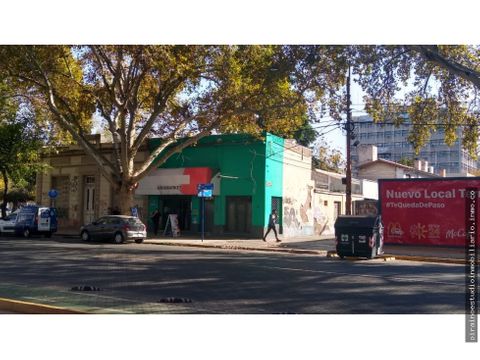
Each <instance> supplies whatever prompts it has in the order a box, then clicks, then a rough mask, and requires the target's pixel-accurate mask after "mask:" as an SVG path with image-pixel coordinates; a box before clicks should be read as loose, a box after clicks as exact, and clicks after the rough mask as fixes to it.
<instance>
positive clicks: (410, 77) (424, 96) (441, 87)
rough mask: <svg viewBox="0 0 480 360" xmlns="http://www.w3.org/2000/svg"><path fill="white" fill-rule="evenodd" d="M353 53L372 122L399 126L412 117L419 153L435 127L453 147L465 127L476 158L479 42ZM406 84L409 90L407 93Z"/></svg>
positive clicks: (464, 135)
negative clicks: (459, 129)
mask: <svg viewBox="0 0 480 360" xmlns="http://www.w3.org/2000/svg"><path fill="white" fill-rule="evenodd" d="M352 54H354V55H353V59H354V60H353V65H352V66H353V69H354V73H355V74H356V75H357V76H358V77H359V84H360V85H361V86H362V88H363V90H364V91H365V92H366V94H367V96H366V97H365V101H366V110H367V112H368V113H369V114H370V115H372V117H373V119H374V121H376V122H380V121H392V122H394V123H396V124H401V123H403V122H405V120H406V118H408V120H409V121H410V122H411V123H412V128H411V131H410V135H409V141H410V142H412V143H413V144H414V146H415V151H416V152H417V154H418V152H419V150H420V148H421V147H422V146H423V145H424V144H425V143H426V142H427V141H428V139H429V138H430V134H431V132H432V131H436V130H438V129H440V128H442V129H444V131H445V141H446V143H447V144H448V145H452V144H453V143H454V142H455V141H456V140H457V129H458V128H459V127H461V128H462V130H463V131H462V132H461V133H462V142H463V146H464V148H466V149H468V150H469V152H470V155H472V156H473V157H476V150H477V141H478V137H479V131H478V126H479V103H478V99H477V95H478V91H479V90H480V48H479V47H478V46H464V45H461V46H435V45H416V46H355V47H352ZM405 87H407V88H408V92H407V93H406V94H403V91H404V89H405ZM399 95H400V96H399ZM405 115H408V117H407V116H405Z"/></svg>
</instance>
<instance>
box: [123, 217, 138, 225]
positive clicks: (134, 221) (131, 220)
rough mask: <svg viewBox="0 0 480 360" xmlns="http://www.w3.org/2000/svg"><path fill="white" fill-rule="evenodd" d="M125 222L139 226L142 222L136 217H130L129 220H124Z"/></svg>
mask: <svg viewBox="0 0 480 360" xmlns="http://www.w3.org/2000/svg"><path fill="white" fill-rule="evenodd" d="M125 222H126V223H127V224H130V225H135V224H141V223H142V222H141V221H140V219H139V218H136V217H131V218H126V219H125Z"/></svg>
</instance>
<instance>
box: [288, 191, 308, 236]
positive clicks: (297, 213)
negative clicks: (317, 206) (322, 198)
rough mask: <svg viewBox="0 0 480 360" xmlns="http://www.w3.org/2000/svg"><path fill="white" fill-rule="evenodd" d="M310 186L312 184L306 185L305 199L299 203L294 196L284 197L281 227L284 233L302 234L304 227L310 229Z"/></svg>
mask: <svg viewBox="0 0 480 360" xmlns="http://www.w3.org/2000/svg"><path fill="white" fill-rule="evenodd" d="M312 188H313V187H312V186H307V187H306V197H305V201H303V202H302V203H300V204H299V201H298V200H296V199H294V198H291V197H285V198H284V200H283V201H284V207H283V227H284V233H285V234H286V235H299V234H303V233H304V231H305V229H306V228H309V227H310V229H311V227H312V224H311V220H310V219H311V218H312V217H311V212H312V194H311V191H312ZM310 231H311V230H310Z"/></svg>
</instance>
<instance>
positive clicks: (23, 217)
mask: <svg viewBox="0 0 480 360" xmlns="http://www.w3.org/2000/svg"><path fill="white" fill-rule="evenodd" d="M56 231H57V210H56V209H55V208H51V207H43V206H39V205H27V206H24V207H22V208H21V209H20V211H19V212H18V216H17V221H16V222H15V233H16V234H18V235H23V236H24V237H26V238H28V237H30V236H31V235H32V234H40V235H44V236H45V237H51V236H52V234H53V233H54V232H56Z"/></svg>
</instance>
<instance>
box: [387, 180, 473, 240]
mask: <svg viewBox="0 0 480 360" xmlns="http://www.w3.org/2000/svg"><path fill="white" fill-rule="evenodd" d="M467 188H476V189H480V178H452V179H448V178H444V179H404V180H403V179H402V180H400V179H399V180H379V196H380V208H381V214H382V222H383V225H384V227H385V228H384V240H385V243H390V244H418V245H446V246H465V239H466V235H467V234H466V230H465V223H466V215H465V214H466V200H467V199H466V197H467V191H466V189H467ZM477 199H478V193H477ZM476 217H477V223H478V220H479V219H480V217H479V216H478V214H477V215H476ZM477 245H478V242H477Z"/></svg>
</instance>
